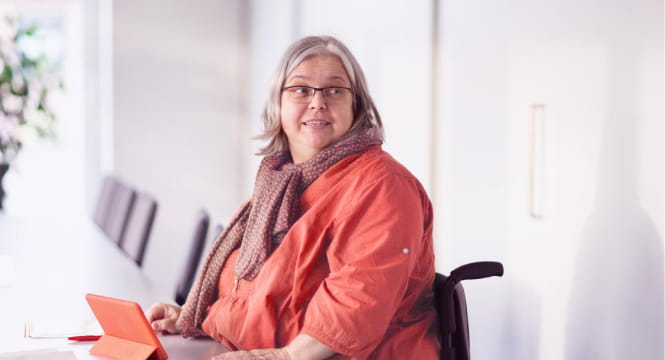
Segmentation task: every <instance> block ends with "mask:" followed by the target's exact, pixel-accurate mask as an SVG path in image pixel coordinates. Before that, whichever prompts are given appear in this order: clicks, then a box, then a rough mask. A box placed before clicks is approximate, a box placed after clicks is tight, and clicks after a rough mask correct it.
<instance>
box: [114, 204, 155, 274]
mask: <svg viewBox="0 0 665 360" xmlns="http://www.w3.org/2000/svg"><path fill="white" fill-rule="evenodd" d="M156 213H157V202H156V201H155V199H153V198H152V197H151V196H150V195H148V194H140V195H138V196H137V197H136V200H135V201H134V206H133V207H132V211H131V213H130V215H129V219H128V220H127V227H126V229H125V234H124V237H123V239H122V242H121V243H120V247H121V248H122V250H123V251H124V252H125V254H127V255H128V256H129V257H130V258H131V259H132V260H134V262H135V263H136V264H137V265H138V266H141V265H142V264H143V258H144V256H145V249H146V247H147V245H148V239H150V231H151V230H152V224H153V222H154V220H155V214H156Z"/></svg>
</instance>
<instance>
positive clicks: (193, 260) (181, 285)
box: [175, 210, 210, 305]
mask: <svg viewBox="0 0 665 360" xmlns="http://www.w3.org/2000/svg"><path fill="white" fill-rule="evenodd" d="M209 225H210V216H209V215H208V212H207V211H205V210H200V211H199V213H198V215H197V217H196V223H195V226H194V233H193V234H192V238H191V240H190V244H189V252H188V254H187V258H186V259H185V263H184V265H183V269H182V271H181V272H180V277H179V279H178V283H177V284H176V291H175V302H176V303H177V304H178V305H182V304H184V303H185V301H186V300H187V295H188V294H189V290H190V289H191V287H192V284H193V283H194V277H195V276H196V270H197V268H198V266H199V261H200V259H201V253H202V252H203V248H204V247H205V242H206V234H207V233H208V226H209Z"/></svg>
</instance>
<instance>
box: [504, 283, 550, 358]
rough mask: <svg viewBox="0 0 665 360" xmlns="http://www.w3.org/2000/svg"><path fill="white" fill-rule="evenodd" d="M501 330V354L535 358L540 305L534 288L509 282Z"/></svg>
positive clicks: (539, 323)
mask: <svg viewBox="0 0 665 360" xmlns="http://www.w3.org/2000/svg"><path fill="white" fill-rule="evenodd" d="M506 294H510V295H509V297H508V299H507V301H506V302H505V309H506V310H505V312H504V320H503V321H502V322H501V323H502V324H504V328H503V331H501V334H502V335H501V337H502V340H501V344H502V347H503V349H502V350H501V357H502V358H504V359H511V360H533V359H538V347H539V344H540V325H541V316H540V314H541V311H542V304H541V301H540V297H539V296H538V293H537V292H536V291H535V289H533V288H531V287H529V286H528V285H527V284H520V283H517V282H515V281H513V282H511V283H510V284H509V290H508V291H506Z"/></svg>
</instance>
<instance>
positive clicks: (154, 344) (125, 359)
mask: <svg viewBox="0 0 665 360" xmlns="http://www.w3.org/2000/svg"><path fill="white" fill-rule="evenodd" d="M85 299H86V301H87V302H88V304H89V305H90V308H91V309H92V312H93V313H94V314H95V317H96V318H97V321H99V324H100V325H101V327H102V329H103V330H104V335H103V336H102V337H101V338H100V339H99V340H97V343H96V344H95V345H94V346H93V347H92V349H90V353H92V354H94V355H103V356H109V357H112V358H116V359H122V360H132V359H136V360H140V359H143V360H145V359H151V360H153V359H154V360H166V359H167V358H168V355H167V354H166V351H165V350H164V348H163V347H162V344H161V343H160V342H159V339H158V338H157V335H156V334H155V332H154V331H153V329H152V327H150V324H149V323H148V319H146V317H145V315H144V314H143V310H142V309H141V306H140V305H139V304H138V303H136V302H134V301H129V300H123V299H116V298H111V297H107V296H101V295H95V294H87V295H86V296H85Z"/></svg>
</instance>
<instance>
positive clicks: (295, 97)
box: [282, 86, 353, 104]
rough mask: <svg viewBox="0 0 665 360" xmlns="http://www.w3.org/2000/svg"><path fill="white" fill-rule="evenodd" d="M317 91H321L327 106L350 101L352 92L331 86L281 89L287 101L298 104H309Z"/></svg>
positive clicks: (344, 88)
mask: <svg viewBox="0 0 665 360" xmlns="http://www.w3.org/2000/svg"><path fill="white" fill-rule="evenodd" d="M317 91H321V94H323V98H324V99H325V100H326V102H327V103H329V104H339V103H343V102H347V101H349V100H351V97H352V96H351V95H353V90H352V89H350V88H347V87H340V86H333V87H324V88H315V87H311V86H287V87H284V88H282V92H284V94H286V98H287V99H288V100H289V101H293V102H295V103H299V104H309V103H310V102H311V101H312V99H313V98H314V95H315V94H316V92H317Z"/></svg>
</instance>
